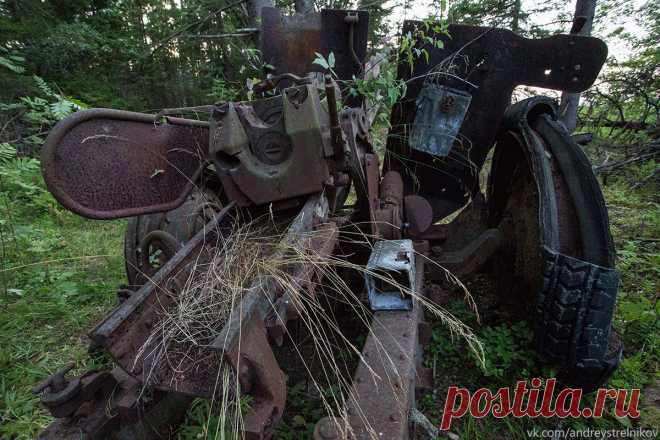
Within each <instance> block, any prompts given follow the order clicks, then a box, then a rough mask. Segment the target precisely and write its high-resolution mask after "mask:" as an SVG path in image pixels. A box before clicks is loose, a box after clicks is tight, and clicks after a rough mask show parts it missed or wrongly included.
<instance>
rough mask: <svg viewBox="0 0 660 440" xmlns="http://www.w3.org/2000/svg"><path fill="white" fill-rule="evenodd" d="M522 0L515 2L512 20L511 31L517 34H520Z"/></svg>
mask: <svg viewBox="0 0 660 440" xmlns="http://www.w3.org/2000/svg"><path fill="white" fill-rule="evenodd" d="M520 11H521V0H515V1H514V2H513V18H512V19H511V30H512V31H513V32H515V33H516V34H517V33H519V32H520Z"/></svg>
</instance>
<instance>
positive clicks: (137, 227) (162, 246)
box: [124, 189, 222, 288]
mask: <svg viewBox="0 0 660 440" xmlns="http://www.w3.org/2000/svg"><path fill="white" fill-rule="evenodd" d="M221 209H222V201H221V200H220V198H219V197H218V196H217V195H216V194H215V193H214V192H213V191H211V190H208V189H205V190H202V189H195V190H193V191H192V192H191V194H190V195H189V196H188V199H187V200H186V201H185V202H184V203H183V204H182V205H181V206H179V207H178V208H176V209H174V210H172V211H168V212H164V213H157V214H149V215H141V216H138V217H131V218H130V219H128V224H127V227H126V233H125V235H124V258H125V262H126V276H127V278H128V284H129V286H131V287H132V288H137V287H140V286H141V285H142V284H144V283H145V282H146V281H147V279H148V278H149V277H151V276H153V275H154V274H155V273H156V271H157V270H158V268H159V267H161V266H162V265H163V264H165V262H167V260H169V259H170V258H171V257H172V256H173V255H174V254H175V253H176V251H177V250H179V249H180V248H181V246H183V245H184V244H185V243H186V242H187V241H188V240H190V238H191V237H192V236H193V235H194V234H195V233H196V232H197V231H199V230H200V229H201V228H202V227H203V226H204V225H205V224H206V223H207V222H208V221H209V220H210V219H211V218H212V217H213V215H215V214H216V213H218V212H220V210H221Z"/></svg>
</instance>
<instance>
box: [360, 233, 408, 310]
mask: <svg viewBox="0 0 660 440" xmlns="http://www.w3.org/2000/svg"><path fill="white" fill-rule="evenodd" d="M374 274H380V276H374ZM389 277H392V278H393V279H394V280H395V281H396V283H397V284H399V285H402V286H405V288H406V289H407V291H402V290H401V289H400V288H399V287H397V286H395V285H392V284H391V283H389V282H387V279H389ZM365 283H366V285H367V293H368V295H369V304H370V306H371V310H374V311H377V310H411V309H412V304H413V303H412V301H413V298H412V297H411V296H410V294H409V292H415V291H416V287H417V286H416V285H415V284H416V283H415V253H414V251H413V243H412V240H381V241H377V242H376V243H375V244H374V248H373V250H372V251H371V256H370V257H369V262H368V263H367V271H366V272H365Z"/></svg>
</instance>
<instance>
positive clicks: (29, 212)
mask: <svg viewBox="0 0 660 440" xmlns="http://www.w3.org/2000/svg"><path fill="white" fill-rule="evenodd" d="M653 166H654V165H653ZM648 167H649V165H647V167H646V168H648ZM646 168H645V169H637V170H634V171H633V172H632V173H631V174H629V175H625V176H622V177H619V178H610V179H609V185H608V186H606V187H605V188H604V193H605V196H606V199H607V201H608V205H609V209H610V218H611V223H612V225H611V226H612V232H613V234H614V238H615V241H616V245H617V249H618V260H617V267H618V268H619V270H620V271H621V274H622V285H621V289H620V296H619V302H618V307H617V311H616V316H615V326H616V328H617V330H618V331H619V333H620V334H621V335H622V336H623V339H624V343H625V345H626V352H625V360H624V361H623V363H622V365H621V367H620V368H619V369H618V370H617V372H616V373H615V375H614V377H613V379H612V381H611V384H612V385H613V386H615V387H625V388H632V387H639V388H644V387H647V386H649V385H650V384H652V383H653V382H654V381H657V380H658V379H659V376H658V370H659V368H658V361H659V358H660V348H659V347H658V344H659V343H658V340H659V338H658V334H659V333H660V332H659V324H658V312H659V311H660V310H658V301H657V299H658V298H657V293H658V291H660V289H659V288H658V285H659V282H658V281H659V279H660V274H659V271H660V264H659V263H660V254H659V252H658V246H659V244H658V242H657V241H655V240H657V239H658V237H659V236H660V204H659V201H658V199H657V196H656V195H655V193H654V188H646V189H643V190H641V191H640V190H636V191H631V190H630V188H629V182H631V181H635V179H638V178H639V176H643V175H647V174H648V169H646ZM19 178H20V181H19V182H16V181H13V182H7V181H6V180H5V181H0V232H2V235H1V236H0V244H1V246H2V247H1V249H0V257H2V264H1V265H0V270H2V272H0V274H1V276H0V295H1V296H0V396H1V398H0V438H3V439H5V438H7V439H27V438H33V437H34V436H35V434H36V433H37V432H38V431H39V430H40V429H41V428H43V427H44V426H46V425H47V424H48V423H49V421H50V420H51V419H50V417H49V416H48V415H47V413H46V412H45V411H44V410H43V409H41V408H40V407H39V405H38V399H37V398H36V397H35V396H33V395H32V394H31V392H30V389H31V387H32V386H33V385H35V384H36V383H37V382H38V381H39V380H41V379H42V378H44V377H45V376H47V375H48V374H50V373H52V372H54V371H56V370H58V369H59V368H61V367H62V366H63V365H64V364H66V363H67V362H68V361H70V360H74V361H76V362H77V369H76V372H81V371H83V370H84V369H87V368H90V367H92V366H93V363H92V361H91V360H90V359H89V357H88V356H87V339H86V337H85V334H86V332H87V331H88V330H89V329H90V328H91V326H92V325H93V323H94V322H95V321H96V320H98V319H99V318H101V317H102V316H104V315H105V314H106V313H107V312H108V311H109V310H110V309H111V308H112V307H113V306H114V304H115V302H116V297H115V292H116V289H117V287H118V285H119V284H121V283H123V282H124V273H123V271H124V268H123V255H122V253H123V252H122V238H123V229H124V222H121V221H114V222H97V221H89V220H84V219H82V218H80V217H78V216H76V215H74V214H71V213H69V212H67V211H65V210H64V209H62V208H61V207H59V206H58V205H57V203H56V202H55V201H54V200H53V199H52V197H51V196H50V195H49V194H48V193H47V192H46V191H45V190H44V189H43V183H42V182H41V177H40V174H39V173H38V171H36V170H34V169H32V171H30V172H29V173H25V174H22V175H20V177H19ZM19 184H20V185H19ZM3 185H4V186H3ZM22 185H23V186H26V187H27V188H22ZM448 307H449V308H450V309H451V310H452V311H453V312H454V313H455V314H456V315H457V316H458V317H460V318H462V319H464V320H465V321H467V322H469V323H470V324H472V325H474V328H475V329H476V331H477V332H478V334H479V336H480V337H481V338H482V340H483V342H484V345H485V347H486V349H487V363H486V366H485V368H484V369H479V368H478V366H477V362H476V360H475V359H474V358H473V356H472V355H471V354H470V351H469V350H468V349H467V348H466V347H465V345H464V343H463V342H462V341H460V340H458V339H455V338H454V339H452V338H451V337H450V335H449V334H448V333H447V330H446V329H445V328H444V327H443V326H442V325H440V324H439V323H436V324H435V325H434V328H433V340H432V343H431V344H430V346H429V347H428V350H427V355H426V363H427V366H429V367H430V368H434V370H435V374H436V379H437V385H436V390H435V391H434V392H432V393H429V394H427V395H425V396H424V397H423V398H422V400H421V405H420V406H421V408H422V409H423V410H424V411H425V412H426V414H427V415H429V417H430V418H431V419H432V421H434V422H438V420H439V417H440V415H441V411H442V408H443V399H444V395H445V393H446V389H447V387H448V386H450V385H456V386H466V387H468V388H472V389H474V388H475V387H482V386H486V387H490V388H492V389H494V390H495V389H497V388H498V387H500V386H510V385H512V384H513V383H514V382H515V381H516V380H521V379H525V378H531V377H534V376H542V377H549V376H551V375H552V374H553V372H552V371H551V370H549V369H548V368H547V367H544V366H542V365H541V364H540V363H538V361H537V359H536V357H535V354H534V352H533V351H532V349H531V336H530V335H531V330H530V328H529V324H528V323H526V322H523V321H520V322H514V323H511V322H509V321H508V320H507V318H506V317H505V316H500V315H499V314H498V313H496V311H495V312H493V311H491V312H489V311H488V307H482V308H481V312H482V316H483V318H484V319H483V321H482V323H481V324H477V323H476V322H474V318H473V316H472V315H471V314H470V313H469V312H468V311H467V310H466V309H465V306H464V305H463V303H462V302H460V301H450V302H449V304H448ZM466 367H467V368H466ZM290 394H291V395H290V396H289V397H290V399H289V402H290V405H289V407H288V408H287V420H288V423H287V424H285V425H283V426H282V427H280V428H279V429H278V434H279V437H280V438H300V436H303V437H304V436H305V435H306V433H309V432H310V431H311V429H313V425H314V423H315V422H316V419H318V418H320V416H322V414H320V412H319V409H318V407H317V405H315V403H314V402H311V401H310V402H307V401H306V400H305V396H304V393H303V392H302V391H301V390H300V389H299V387H296V386H291V387H290ZM207 414H208V405H207V404H204V403H197V404H196V405H195V406H194V407H193V409H192V410H191V411H190V412H189V415H188V423H187V424H186V425H185V426H184V427H183V428H182V430H181V431H180V436H181V437H182V438H196V437H199V435H200V434H202V433H203V429H202V428H201V426H202V425H203V424H204V423H205V418H206V417H207ZM556 422H557V421H556V420H547V421H540V420H536V421H533V420H529V419H504V420H496V419H492V418H486V419H482V420H475V419H470V418H469V417H466V418H463V419H460V420H458V421H456V422H455V425H454V427H453V429H452V430H453V431H454V432H456V433H458V434H459V435H460V437H461V438H464V439H475V438H477V439H478V438H483V439H492V438H498V437H497V436H498V435H499V436H501V438H526V436H525V429H528V428H530V427H533V426H547V427H551V426H556ZM659 422H660V416H659V412H658V410H657V409H656V408H655V406H654V405H652V404H650V405H645V406H643V407H642V418H641V420H639V421H631V420H623V421H622V420H618V419H616V418H614V417H613V416H611V415H608V416H607V417H604V418H603V419H601V420H593V419H591V420H585V419H578V420H568V421H566V422H565V425H564V426H578V425H584V426H599V427H614V428H621V427H625V426H627V425H629V424H632V425H635V426H636V425H638V424H641V425H642V426H658V425H659Z"/></svg>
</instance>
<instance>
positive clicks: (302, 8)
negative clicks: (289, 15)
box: [295, 0, 314, 14]
mask: <svg viewBox="0 0 660 440" xmlns="http://www.w3.org/2000/svg"><path fill="white" fill-rule="evenodd" d="M295 8H296V12H297V13H299V14H307V13H309V12H314V0H295Z"/></svg>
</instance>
